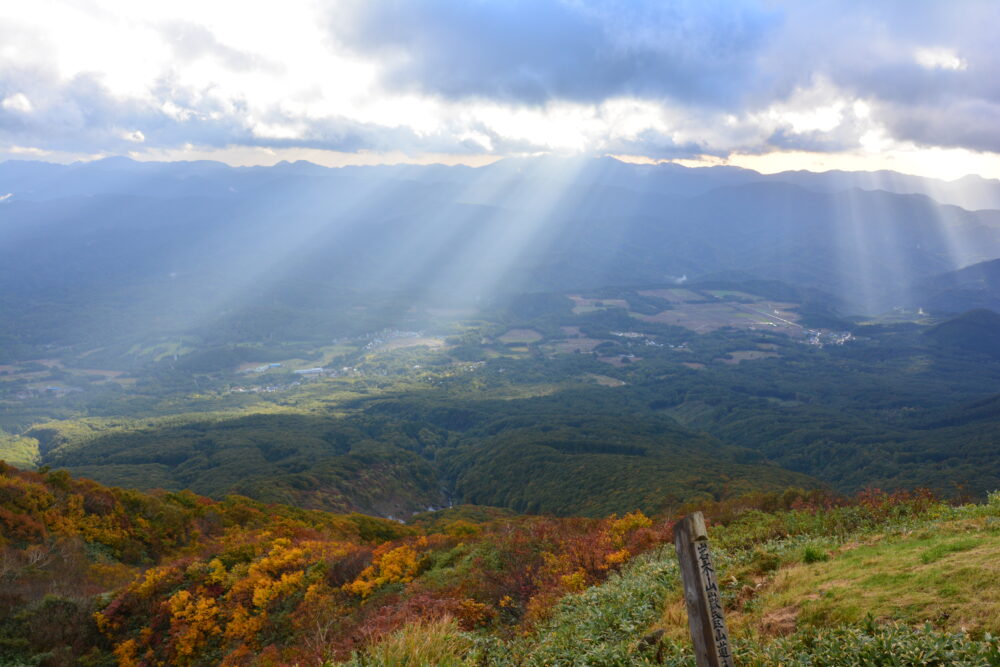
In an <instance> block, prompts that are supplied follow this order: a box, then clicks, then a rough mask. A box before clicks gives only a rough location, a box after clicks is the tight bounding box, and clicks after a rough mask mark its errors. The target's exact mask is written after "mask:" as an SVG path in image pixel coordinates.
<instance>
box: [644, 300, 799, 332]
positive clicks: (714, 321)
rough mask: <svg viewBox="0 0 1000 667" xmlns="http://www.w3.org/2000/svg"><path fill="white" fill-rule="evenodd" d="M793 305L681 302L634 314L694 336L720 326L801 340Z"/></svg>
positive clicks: (646, 320)
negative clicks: (647, 312) (649, 312)
mask: <svg viewBox="0 0 1000 667" xmlns="http://www.w3.org/2000/svg"><path fill="white" fill-rule="evenodd" d="M794 307H795V305H794V304H791V303H782V302H779V301H756V302H754V303H752V304H743V303H736V302H732V301H717V302H712V303H684V304H679V305H678V306H677V307H675V308H673V309H671V310H664V311H662V312H660V313H657V314H655V315H642V314H638V313H636V314H634V317H636V318H637V319H640V320H642V321H644V322H656V323H658V324H671V325H674V326H679V327H684V328H686V329H690V330H692V331H694V332H696V333H707V332H709V331H715V330H717V329H721V328H723V327H733V328H734V329H749V330H757V329H763V330H768V331H776V332H779V333H785V334H788V335H789V336H794V337H801V336H804V335H805V333H806V331H805V329H804V328H803V327H802V325H800V324H798V322H797V320H798V319H799V316H798V314H796V313H794V312H792V311H791V309H792V308H794Z"/></svg>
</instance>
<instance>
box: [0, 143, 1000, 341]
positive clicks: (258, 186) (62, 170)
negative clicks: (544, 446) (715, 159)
mask: <svg viewBox="0 0 1000 667" xmlns="http://www.w3.org/2000/svg"><path fill="white" fill-rule="evenodd" d="M873 187H879V188H883V189H878V190H872V189H866V188H873ZM889 190H894V191H889ZM0 192H2V193H10V196H9V197H7V198H6V199H4V200H3V201H2V202H0V266H2V267H3V269H2V271H0V294H2V295H3V296H0V305H2V306H3V308H4V310H5V312H7V313H9V314H11V315H12V316H13V317H11V318H7V323H6V324H5V325H0V326H2V327H3V328H2V329H0V338H3V337H6V340H8V341H13V342H10V343H9V344H16V343H17V342H19V341H21V342H23V331H24V328H25V325H26V324H29V323H31V324H32V326H31V330H32V331H33V332H34V333H33V334H32V335H33V336H34V338H33V340H34V341H35V342H39V340H40V339H39V336H41V335H42V334H41V333H39V332H42V331H47V332H49V333H51V334H53V335H52V340H51V341H49V342H58V341H57V339H58V338H59V336H57V335H55V334H56V332H58V331H59V330H68V329H70V328H72V329H73V331H74V332H79V331H96V330H103V331H107V330H110V331H115V332H120V331H124V330H130V331H131V330H135V329H137V328H142V327H144V326H149V327H156V328H157V330H159V331H183V330H184V329H185V327H188V326H190V325H191V323H193V322H198V321H204V319H205V318H206V317H209V316H214V315H215V314H218V313H220V312H235V311H238V310H239V309H241V308H248V307H255V308H260V307H274V308H278V307H280V308H292V309H295V308H298V307H299V306H301V308H302V309H306V310H310V311H317V310H319V309H323V308H324V307H326V308H329V307H330V306H331V305H332V303H334V302H335V301H336V299H334V297H333V296H331V295H337V294H342V293H351V294H353V295H355V297H359V295H361V294H363V293H373V292H389V291H397V292H398V291H404V292H406V293H407V294H408V295H409V297H408V298H410V299H411V300H420V299H424V300H429V301H435V302H437V301H440V302H444V303H451V302H455V301H460V302H463V303H477V302H482V300H483V299H489V298H492V297H494V296H496V295H500V294H510V293H517V292H538V291H556V290H570V289H584V288H594V287H600V286H605V285H642V284H653V283H656V284H662V283H664V282H672V281H678V282H682V281H684V280H693V279H702V280H705V279H721V280H734V279H735V280H750V279H764V280H780V281H784V282H786V283H789V284H791V285H794V286H796V287H799V288H812V289H816V290H821V291H823V292H826V293H828V294H830V295H831V296H830V303H831V304H835V305H836V306H837V307H838V308H839V310H840V312H841V314H844V315H849V314H853V313H867V314H874V313H879V312H884V311H887V310H889V309H891V308H893V307H897V306H906V307H911V306H921V305H923V306H925V307H928V308H933V309H935V310H940V311H945V312H959V311H961V310H964V309H967V308H969V307H995V303H996V302H995V300H992V301H991V299H995V298H996V293H995V290H994V291H993V292H989V291H988V290H987V292H983V291H982V290H979V291H978V292H977V291H976V290H977V289H979V288H976V287H974V286H973V287H970V285H969V280H972V282H975V280H978V279H972V278H969V279H968V280H967V279H966V278H965V277H963V276H966V275H967V274H963V273H960V274H955V275H956V276H958V277H956V278H954V280H951V279H948V278H938V277H936V276H943V275H947V274H948V273H949V272H952V271H955V270H958V269H962V268H963V267H967V266H969V265H972V264H976V263H979V262H983V261H989V260H993V259H995V258H997V257H1000V211H991V210H980V211H969V210H966V209H963V208H960V207H958V206H954V205H951V204H942V203H939V201H942V200H943V201H959V200H960V201H962V202H963V203H966V204H969V205H975V206H979V205H983V204H989V205H993V204H997V205H998V206H1000V194H998V193H1000V183H997V182H993V181H984V180H981V179H979V180H976V179H965V180H963V181H961V182H956V183H951V184H949V183H943V182H939V181H931V180H928V179H919V178H915V177H910V176H904V175H900V174H892V173H888V172H886V173H875V174H867V173H866V174H856V173H844V172H829V173H826V174H811V173H807V172H787V173H784V174H775V175H770V176H763V175H761V174H758V173H757V172H752V171H748V170H743V169H735V168H729V167H712V168H699V169H688V168H685V167H681V166H678V165H673V164H664V165H655V166H653V165H633V164H625V163H622V162H619V161H617V160H613V159H610V158H604V159H594V160H582V159H580V160H569V159H554V158H536V159H517V160H503V161H501V162H498V163H495V164H492V165H489V166H486V167H482V168H478V169H473V168H469V167H444V166H412V165H405V166H382V167H346V168H341V169H327V168H323V167H319V166H317V165H313V164H309V163H304V162H297V163H294V164H289V163H280V164H278V165H275V166H274V167H252V168H233V167H228V166H226V165H223V164H220V163H215V162H174V163H140V162H134V161H131V160H128V159H124V158H110V159H106V160H100V161H97V162H91V163H86V164H73V165H55V164H48V163H40V162H14V161H12V162H5V163H2V164H0ZM903 192H914V193H917V194H902V193H903ZM930 192H933V193H934V196H935V197H937V198H938V201H936V200H934V199H932V198H930V197H929V196H927V194H926V193H930ZM960 195H961V196H960ZM970 202H971V204H970ZM969 271H971V269H970V270H969ZM968 275H969V276H971V275H973V274H971V273H970V274H968ZM949 280H951V282H949ZM986 284H989V285H995V283H989V281H987V283H986ZM970 289H971V290H972V291H971V292H970ZM991 289H992V288H991ZM990 294H992V296H990ZM338 298H339V297H338ZM359 298H362V299H363V297H359ZM46 304H48V305H49V306H51V308H48V307H47V305H46ZM269 304H270V305H269ZM991 304H992V305H991ZM14 321H16V322H17V324H16V327H17V329H18V331H11V327H12V326H15V325H13V324H12V322H14Z"/></svg>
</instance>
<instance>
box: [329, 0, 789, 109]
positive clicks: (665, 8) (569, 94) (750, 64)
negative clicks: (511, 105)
mask: <svg viewBox="0 0 1000 667" xmlns="http://www.w3.org/2000/svg"><path fill="white" fill-rule="evenodd" d="M331 23H332V30H333V33H334V35H335V37H336V38H337V39H338V40H340V42H341V43H343V44H345V45H347V46H348V47H350V48H352V49H354V50H355V51H357V52H359V53H361V54H363V55H365V56H369V57H374V58H375V59H376V60H379V61H380V62H383V63H385V64H386V65H387V67H386V69H385V76H384V82H385V84H386V85H387V86H388V87H390V88H409V89H414V90H420V91H424V92H430V93H434V94H439V95H442V96H445V97H449V98H458V99H469V98H473V99H475V98H486V99H490V100H494V101H504V102H515V103H527V104H542V103H544V102H546V101H550V100H554V99H558V100H568V101H576V102H601V101H604V100H607V99H610V98H616V97H636V96H638V97H652V98H663V97H665V98H673V99H683V100H685V101H686V102H688V103H695V104H706V105H718V104H733V103H736V102H738V98H739V94H740V92H741V90H742V89H743V88H744V87H745V86H746V82H747V81H748V80H752V79H754V78H756V77H757V76H758V75H759V72H758V71H757V69H756V68H755V61H756V56H757V53H758V52H759V50H760V49H761V48H762V46H763V45H764V44H765V43H766V41H767V40H768V39H769V37H770V36H771V35H772V34H773V33H774V32H775V31H776V30H777V29H778V28H779V27H780V23H781V16H780V14H779V13H777V12H774V11H772V10H768V9H765V8H763V7H761V6H759V3H747V2H740V1H739V0H729V1H722V0H703V1H700V2H652V1H647V0H627V1H624V0H621V1H619V0H615V1H610V2H587V3H584V2H566V1H561V0H506V1H504V2H486V1H483V0H472V1H471V2H470V1H467V0H431V1H429V2H412V1H410V0H359V1H358V2H356V3H355V4H353V5H351V6H349V8H347V9H344V8H340V9H338V10H337V11H336V12H335V13H334V14H333V16H332V19H331Z"/></svg>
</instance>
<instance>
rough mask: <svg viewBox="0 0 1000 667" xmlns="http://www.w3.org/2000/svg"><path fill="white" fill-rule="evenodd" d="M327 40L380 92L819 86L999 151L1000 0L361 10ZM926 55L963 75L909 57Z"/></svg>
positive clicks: (777, 139) (907, 129) (539, 94)
mask: <svg viewBox="0 0 1000 667" xmlns="http://www.w3.org/2000/svg"><path fill="white" fill-rule="evenodd" d="M332 33H333V35H334V37H335V38H336V39H338V40H340V41H341V42H342V43H344V44H346V45H348V46H349V47H350V48H352V49H354V50H356V51H357V52H359V53H362V54H364V55H366V56H368V57H372V58H374V59H376V60H379V61H380V62H382V63H383V65H384V67H385V74H384V84H385V85H386V86H387V87H389V88H393V89H399V88H404V89H415V90H420V91H423V92H426V93H431V94H435V95H440V96H443V97H446V98H451V99H469V98H486V99H491V100H497V101H501V102H506V103H519V104H526V105H542V104H545V103H549V102H552V101H556V100H570V101H577V102H600V101H603V100H606V99H609V98H613V97H618V96H623V95H628V96H635V97H639V98H644V99H650V100H656V101H664V102H666V103H667V104H670V105H673V106H674V107H675V108H676V107H681V108H685V109H689V110H693V111H698V110H706V111H709V112H713V111H714V112H720V111H728V112H731V113H734V114H739V113H745V112H753V111H756V110H760V109H765V108H767V107H768V106H770V105H773V104H776V103H781V102H783V101H785V100H787V99H788V98H789V96H791V95H792V94H794V92H795V91H796V90H798V89H801V88H803V87H808V86H809V85H811V84H812V83H813V82H815V81H816V80H817V79H819V78H822V79H824V80H827V81H830V82H832V83H833V84H835V86H836V87H837V88H838V89H839V90H840V91H841V92H842V93H843V94H845V95H848V96H857V97H861V98H864V99H867V100H870V101H872V102H874V103H881V106H880V107H879V108H886V109H889V108H891V110H892V112H891V114H889V116H887V119H886V121H887V123H888V128H889V130H890V131H891V132H892V134H893V135H894V136H895V138H897V139H900V140H910V141H914V142H917V143H920V144H928V145H949V146H959V147H965V148H971V149H978V150H996V146H997V144H998V143H1000V123H996V122H995V109H996V105H998V104H1000V77H998V76H996V72H998V71H1000V49H998V48H997V47H996V42H997V38H998V34H1000V2H997V1H996V0H958V1H957V2H948V3H944V2H912V1H908V0H907V1H902V0H880V1H879V2H870V1H867V0H866V1H861V0H837V1H835V2H834V1H832V0H816V1H815V2H808V3H803V2H799V1H797V0H795V1H793V0H787V1H785V2H782V1H780V0H776V1H770V0H732V1H728V2H714V1H707V2H689V1H683V0H682V1H677V0H506V1H486V0H422V1H417V0H358V1H357V2H356V3H355V4H354V5H352V6H351V7H350V9H348V10H343V9H341V10H340V11H339V12H338V13H337V14H336V15H335V16H334V18H333V21H332ZM934 49H938V50H945V51H947V52H953V53H954V54H956V56H957V57H959V58H961V60H962V61H963V67H962V68H959V69H948V68H946V67H928V66H926V64H922V63H920V62H919V61H918V58H917V53H918V52H919V51H920V50H934ZM773 139H774V143H773V144H769V145H770V146H771V147H773V148H779V147H783V148H788V147H796V146H798V147H802V148H806V147H810V146H811V147H814V148H821V147H822V146H824V145H826V146H830V147H834V146H841V145H842V144H843V142H844V141H848V142H850V141H849V138H848V137H847V135H846V133H845V132H843V131H840V132H839V133H838V135H837V136H835V137H828V138H823V137H820V136H817V135H816V134H815V133H808V134H807V135H804V136H801V137H797V136H796V135H795V134H794V133H792V132H790V130H788V129H782V130H779V131H778V132H777V133H776V134H774V135H773ZM854 139H855V140H856V137H854ZM854 145H856V141H854ZM758 148H766V146H761V147H758Z"/></svg>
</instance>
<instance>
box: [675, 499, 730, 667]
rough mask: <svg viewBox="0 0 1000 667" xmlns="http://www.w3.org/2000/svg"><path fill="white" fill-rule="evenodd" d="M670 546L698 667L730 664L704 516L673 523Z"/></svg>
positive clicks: (726, 635)
mask: <svg viewBox="0 0 1000 667" xmlns="http://www.w3.org/2000/svg"><path fill="white" fill-rule="evenodd" d="M674 546H675V547H676V548H677V558H678V559H679V560H680V563H681V578H682V579H683V581H684V600H685V602H686V603H687V612H688V626H689V627H690V628H691V639H693V640H694V653H695V658H696V659H697V661H698V667H734V664H735V663H734V662H733V653H732V647H731V645H730V643H729V632H728V631H727V630H726V619H725V617H724V616H723V613H722V597H721V591H719V582H718V580H717V579H716V578H715V567H714V566H713V565H712V556H711V554H709V552H708V532H707V531H706V530H705V517H704V516H702V514H701V512H695V513H694V514H690V515H688V516H686V517H684V519H682V520H681V521H680V522H679V523H678V524H677V525H676V526H674Z"/></svg>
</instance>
